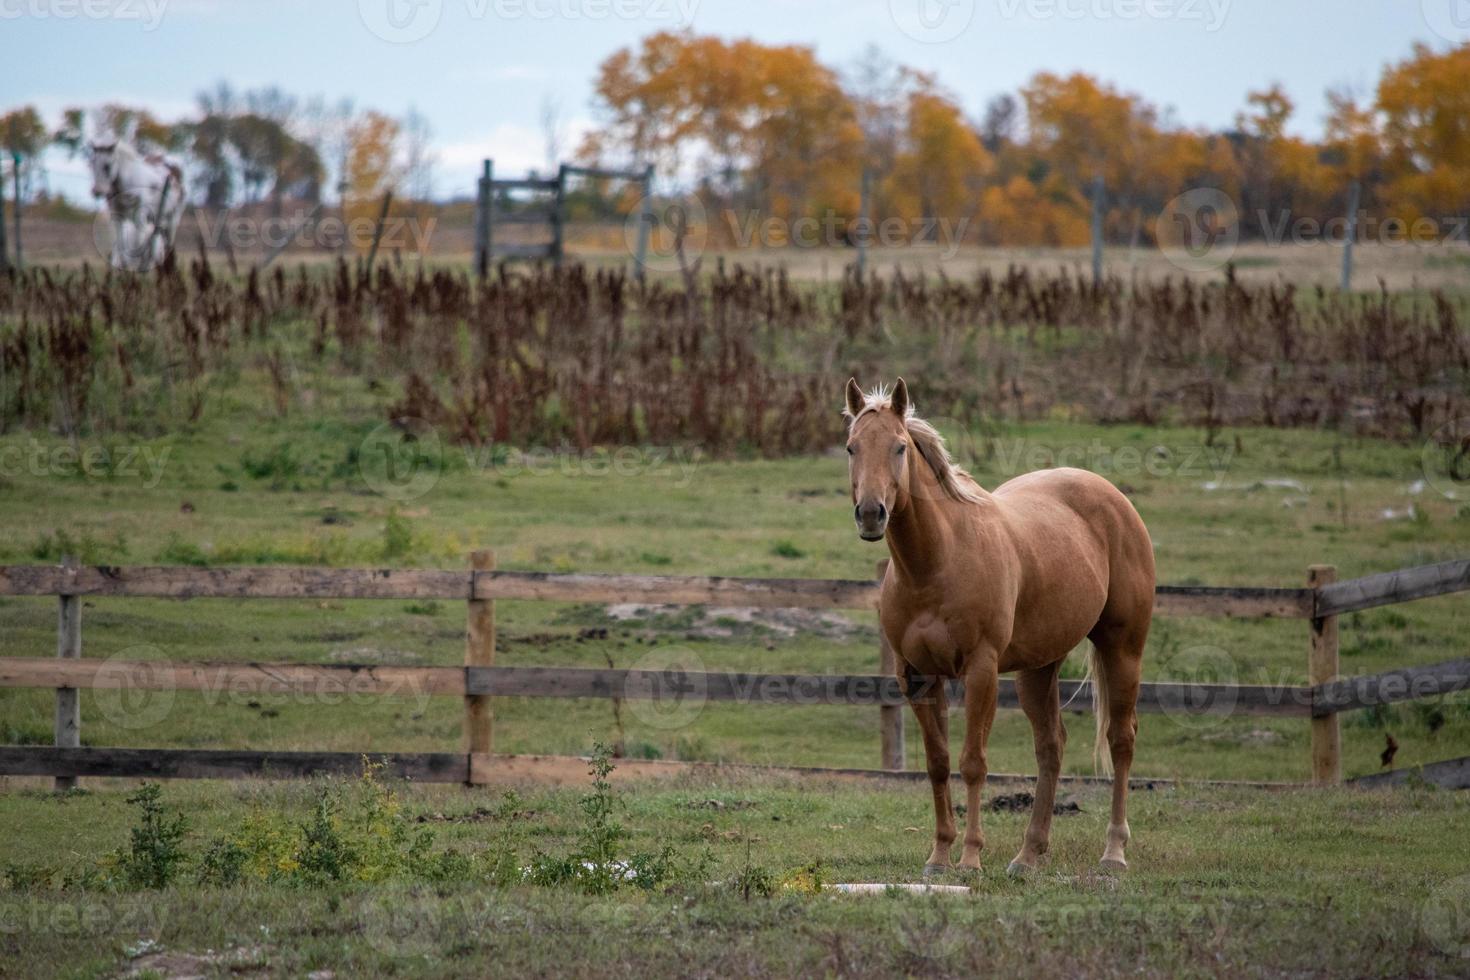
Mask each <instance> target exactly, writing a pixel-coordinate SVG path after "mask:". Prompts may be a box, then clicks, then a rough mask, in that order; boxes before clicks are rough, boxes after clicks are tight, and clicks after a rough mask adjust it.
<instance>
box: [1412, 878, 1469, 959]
mask: <svg viewBox="0 0 1470 980" xmlns="http://www.w3.org/2000/svg"><path fill="white" fill-rule="evenodd" d="M1419 927H1420V929H1422V930H1423V932H1424V938H1426V939H1428V940H1429V941H1430V943H1432V944H1433V945H1434V948H1435V949H1437V950H1439V951H1440V952H1441V953H1444V954H1445V955H1446V956H1453V957H1455V958H1457V959H1461V960H1467V959H1470V875H1461V876H1460V877H1458V878H1452V879H1450V880H1449V881H1447V882H1445V883H1444V884H1442V885H1440V886H1439V887H1437V888H1435V889H1434V891H1432V892H1430V894H1429V900H1428V901H1426V902H1425V903H1424V909H1423V911H1422V912H1421V913H1420V916H1419Z"/></svg>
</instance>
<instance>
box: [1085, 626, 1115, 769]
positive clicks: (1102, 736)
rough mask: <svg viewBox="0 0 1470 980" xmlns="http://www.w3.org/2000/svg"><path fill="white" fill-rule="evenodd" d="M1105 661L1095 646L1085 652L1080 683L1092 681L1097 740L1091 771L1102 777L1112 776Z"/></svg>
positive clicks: (1109, 710) (1094, 745)
mask: <svg viewBox="0 0 1470 980" xmlns="http://www.w3.org/2000/svg"><path fill="white" fill-rule="evenodd" d="M1104 664H1105V661H1104V660H1103V658H1102V657H1100V656H1098V653H1097V644H1093V646H1092V649H1091V650H1089V651H1088V652H1087V674H1086V675H1085V676H1084V677H1083V678H1082V682H1083V683H1084V684H1085V683H1087V680H1088V678H1091V679H1092V714H1093V716H1094V717H1096V718H1097V739H1096V740H1095V741H1094V742H1093V743H1092V769H1093V771H1094V772H1100V773H1102V774H1103V775H1104V776H1111V775H1112V774H1113V755H1112V753H1111V752H1109V751H1108V724H1109V722H1110V721H1111V720H1112V710H1111V706H1110V705H1109V704H1108V693H1107V690H1106V685H1107V677H1106V676H1105V674H1106V669H1105V667H1104Z"/></svg>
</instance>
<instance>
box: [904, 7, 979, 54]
mask: <svg viewBox="0 0 1470 980" xmlns="http://www.w3.org/2000/svg"><path fill="white" fill-rule="evenodd" d="M888 16H889V17H890V18H892V20H893V23H894V26H896V27H897V28H898V29H899V30H900V31H902V32H903V33H904V34H907V35H908V36H909V37H911V38H913V39H914V40H915V41H918V42H919V43H920V44H944V43H946V42H948V41H953V40H954V39H955V38H957V37H959V36H960V35H961V34H963V33H965V31H966V30H967V29H968V28H969V26H970V23H971V21H973V20H974V19H975V0H888Z"/></svg>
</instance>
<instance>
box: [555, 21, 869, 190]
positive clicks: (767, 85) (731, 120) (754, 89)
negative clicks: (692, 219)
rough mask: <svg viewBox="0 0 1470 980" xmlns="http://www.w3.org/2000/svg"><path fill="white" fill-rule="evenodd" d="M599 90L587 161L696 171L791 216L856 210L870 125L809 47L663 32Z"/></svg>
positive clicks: (622, 55)
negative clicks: (597, 116)
mask: <svg viewBox="0 0 1470 980" xmlns="http://www.w3.org/2000/svg"><path fill="white" fill-rule="evenodd" d="M596 93H597V95H596V99H597V105H598V108H599V113H600V114H601V116H602V125H601V126H600V127H599V128H598V129H597V130H595V131H594V132H593V133H591V134H590V135H589V137H588V139H587V141H586V142H585V143H584V145H583V147H582V150H581V155H582V156H583V157H585V158H591V159H597V160H602V159H609V160H612V161H614V162H621V163H625V164H633V163H644V162H651V163H654V164H656V165H657V166H658V167H659V169H660V170H662V171H663V172H665V173H670V174H672V173H680V172H685V171H686V170H688V169H690V168H692V169H693V170H694V171H695V172H697V173H698V174H699V175H700V178H701V182H702V184H703V185H704V186H705V187H706V188H708V189H709V190H710V191H711V192H712V193H714V194H716V195H718V196H721V197H724V198H725V199H726V200H729V201H731V202H734V203H744V204H745V205H746V206H747V207H749V208H751V209H753V210H756V211H761V212H764V213H766V214H773V215H776V216H779V217H783V218H790V217H793V216H796V215H800V214H807V213H811V212H813V211H816V210H820V209H824V208H833V209H836V210H838V211H840V212H843V213H847V214H851V213H852V212H854V211H855V210H856V205H857V193H858V191H857V187H858V179H859V174H860V173H861V155H862V149H863V132H862V127H861V124H860V121H859V119H858V115H857V110H856V108H855V106H854V105H853V102H852V100H851V99H850V98H849V96H848V94H847V93H846V92H845V91H844V89H843V87H842V85H841V83H840V80H839V78H838V76H837V73H836V72H834V71H832V70H831V69H830V68H828V67H826V66H825V65H822V64H821V63H820V62H819V61H817V58H816V55H815V53H814V52H813V51H812V49H811V48H808V47H804V46H800V45H782V46H773V45H763V44H760V43H758V42H756V41H753V40H749V39H740V40H734V41H725V40H723V39H720V38H715V37H700V36H696V35H694V34H691V33H688V32H681V33H672V32H662V33H658V34H654V35H651V36H650V37H647V38H645V39H644V40H643V42H642V43H641V44H640V45H639V46H638V48H637V49H636V50H634V49H631V48H626V49H623V50H620V51H618V52H615V53H614V54H613V55H611V56H610V57H609V58H608V59H607V60H605V61H604V62H603V63H602V65H601V67H600V68H599V70H598V76H597V83H596Z"/></svg>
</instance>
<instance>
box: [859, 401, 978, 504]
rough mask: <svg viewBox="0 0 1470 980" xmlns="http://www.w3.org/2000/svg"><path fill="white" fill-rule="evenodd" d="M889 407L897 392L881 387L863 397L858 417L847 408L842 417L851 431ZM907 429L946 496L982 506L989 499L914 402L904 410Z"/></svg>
mask: <svg viewBox="0 0 1470 980" xmlns="http://www.w3.org/2000/svg"><path fill="white" fill-rule="evenodd" d="M885 408H886V409H892V408H893V392H892V390H891V389H889V388H888V387H887V386H885V385H881V384H880V385H878V387H876V388H874V389H872V390H871V391H869V392H867V393H866V394H865V395H863V407H862V408H861V409H860V410H859V411H858V413H857V414H856V415H854V414H852V413H851V412H849V411H848V410H847V409H843V410H842V416H843V418H845V419H847V426H848V428H849V429H850V428H852V427H853V426H854V425H857V423H858V419H860V418H862V417H863V416H864V415H867V414H868V413H869V412H877V411H880V410H882V409H885ZM903 426H904V428H905V429H906V430H907V431H908V434H909V438H910V439H912V440H913V441H914V448H915V449H917V450H918V451H919V455H920V456H922V457H924V461H925V462H927V463H928V464H929V468H930V469H931V470H933V471H934V478H935V479H937V480H938V481H939V486H940V487H941V488H942V489H943V490H944V495H945V496H946V497H948V498H949V499H951V500H956V501H959V502H961V503H967V504H978V503H982V502H983V501H984V500H985V491H984V490H982V489H981V488H980V484H979V483H977V482H976V481H975V478H974V477H973V476H971V475H970V474H969V473H966V472H965V470H964V469H963V468H962V467H960V466H959V465H957V464H956V463H955V461H954V459H953V458H952V457H951V456H950V455H949V449H948V447H946V446H945V444H944V437H943V436H941V435H940V434H939V430H938V429H936V428H934V426H932V425H930V424H929V423H928V422H926V421H924V420H923V419H921V418H919V417H918V416H917V415H915V414H914V406H913V403H912V402H910V403H909V405H908V408H907V409H905V411H904V416H903Z"/></svg>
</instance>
